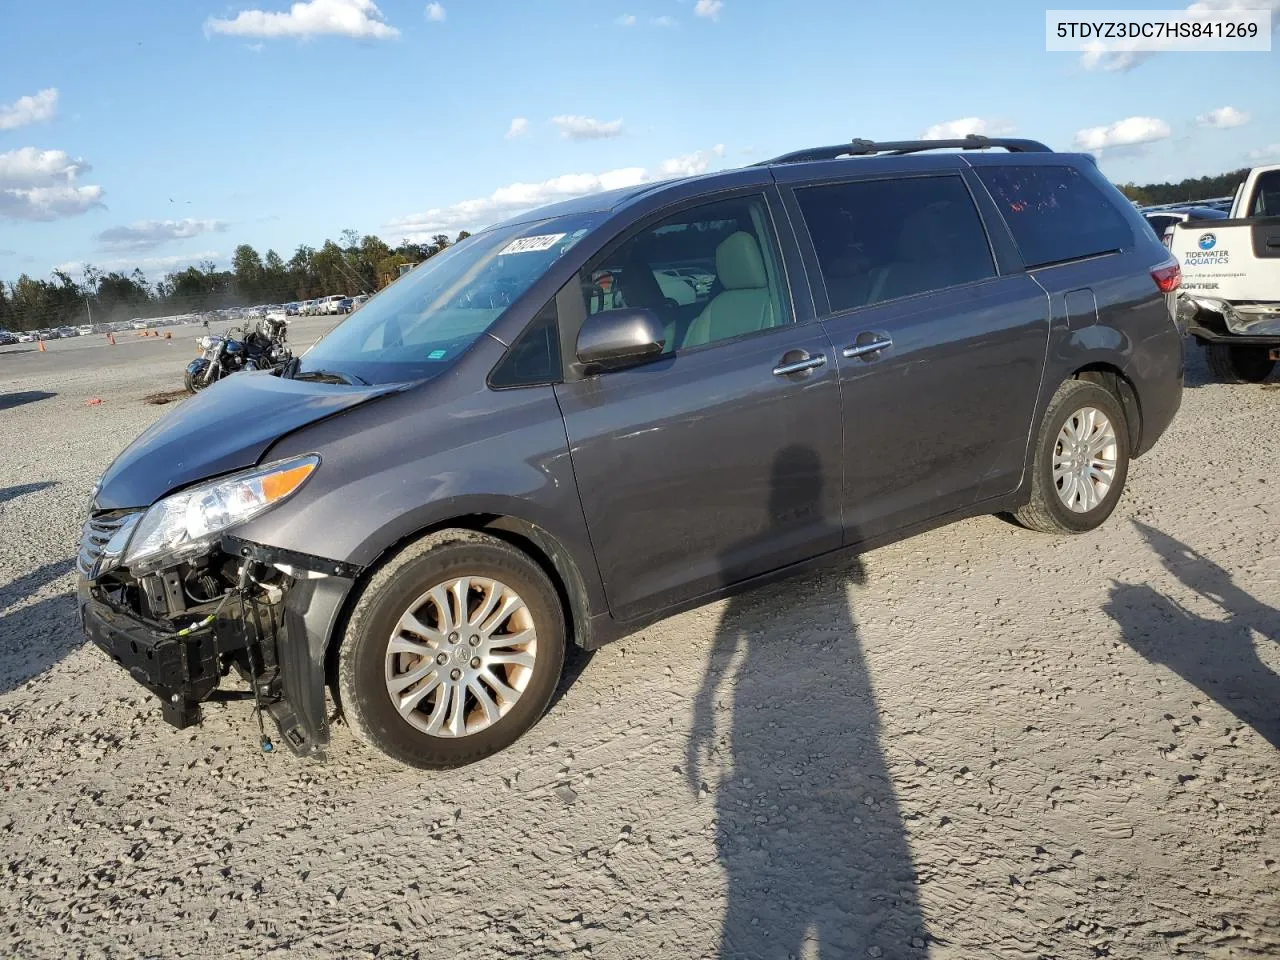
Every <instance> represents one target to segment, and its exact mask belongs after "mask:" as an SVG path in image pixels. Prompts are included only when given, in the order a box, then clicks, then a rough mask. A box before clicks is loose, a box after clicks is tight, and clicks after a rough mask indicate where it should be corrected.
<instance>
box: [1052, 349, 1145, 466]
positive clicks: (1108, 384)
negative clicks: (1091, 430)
mask: <svg viewBox="0 0 1280 960" xmlns="http://www.w3.org/2000/svg"><path fill="white" fill-rule="evenodd" d="M1067 379H1069V380H1088V381H1090V382H1091V383H1096V384H1097V385H1098V386H1100V387H1102V388H1103V389H1104V390H1106V391H1107V392H1108V393H1110V394H1112V395H1113V396H1115V398H1116V399H1117V400H1118V401H1119V402H1120V409H1122V410H1123V411H1124V419H1125V426H1126V427H1127V429H1128V432H1129V451H1130V454H1129V455H1130V458H1131V459H1137V457H1138V456H1139V453H1138V451H1140V450H1141V449H1142V401H1141V399H1140V398H1139V396H1138V390H1137V387H1135V386H1134V385H1133V381H1132V380H1130V379H1129V378H1128V377H1127V376H1125V373H1124V371H1123V370H1121V369H1120V368H1119V367H1118V366H1116V365H1115V364H1111V363H1107V362H1105V361H1095V362H1093V363H1089V364H1086V365H1084V366H1082V367H1080V368H1079V369H1077V370H1075V371H1073V372H1072V374H1071V376H1070V377H1068V378H1067Z"/></svg>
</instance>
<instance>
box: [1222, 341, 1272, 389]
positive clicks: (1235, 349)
mask: <svg viewBox="0 0 1280 960" xmlns="http://www.w3.org/2000/svg"><path fill="white" fill-rule="evenodd" d="M1269 353H1270V352H1269V351H1268V350H1267V348H1266V347H1259V346H1255V345H1253V344H1240V343H1206V344H1205V345H1204V358H1205V360H1206V361H1207V362H1208V364H1209V369H1210V370H1211V371H1212V372H1213V375H1214V376H1215V377H1217V378H1218V379H1219V380H1222V381H1223V382H1225V383H1262V381H1263V380H1266V379H1267V377H1269V376H1271V371H1272V370H1274V369H1275V366H1276V362H1275V361H1274V360H1272V359H1271V357H1270V355H1269Z"/></svg>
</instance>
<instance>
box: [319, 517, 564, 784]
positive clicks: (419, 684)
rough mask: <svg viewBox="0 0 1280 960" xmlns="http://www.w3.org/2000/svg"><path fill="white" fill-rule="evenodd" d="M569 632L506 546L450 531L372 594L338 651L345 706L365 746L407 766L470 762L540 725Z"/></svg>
mask: <svg viewBox="0 0 1280 960" xmlns="http://www.w3.org/2000/svg"><path fill="white" fill-rule="evenodd" d="M565 634H566V631H565V620H564V611H563V608H562V606H561V603H560V597H559V594H558V593H557V592H556V589H555V587H554V585H553V584H552V583H551V581H550V579H549V578H548V577H547V575H546V573H544V572H543V570H542V568H541V567H539V566H538V565H537V564H536V563H534V562H533V561H532V560H531V559H530V558H529V557H528V556H526V555H525V554H524V553H522V552H521V551H519V550H517V549H516V548H515V547H513V546H511V545H510V544H508V543H506V542H504V541H502V540H499V539H498V538H496V537H492V536H489V535H488V534H484V533H479V532H477V531H472V530H443V531H440V532H438V533H434V534H431V535H429V536H427V537H424V538H423V539H421V540H419V541H417V542H416V543H414V544H411V545H410V546H408V547H406V548H405V549H404V550H402V551H401V552H400V553H399V554H397V555H396V556H395V557H393V558H392V559H391V560H390V561H389V562H388V563H387V564H386V565H385V566H384V567H383V568H382V569H381V570H379V571H378V572H377V574H375V575H374V577H373V578H372V579H371V580H370V581H369V583H368V585H367V586H366V587H365V588H364V590H363V592H362V593H361V595H360V598H359V600H358V601H357V602H356V606H355V609H354V610H353V611H352V614H351V618H350V620H349V622H348V624H347V629H346V632H345V634H344V636H343V639H342V645H341V647H340V648H339V650H338V671H337V687H338V690H337V693H338V701H339V704H340V705H341V708H342V713H343V716H344V717H345V718H346V720H347V723H348V724H349V725H350V726H351V729H352V730H353V731H354V733H355V734H356V736H357V737H359V738H360V739H361V740H363V741H364V742H366V743H368V744H369V745H370V746H373V747H376V748H377V749H379V750H381V751H382V752H383V753H385V754H387V755H388V756H390V757H392V758H393V759H395V760H398V761H400V762H401V763H405V764H408V765H410V766H413V767H419V768H423V769H443V768H447V767H456V766H461V765H463V764H467V763H472V762H474V761H476V760H480V759H482V758H484V757H487V756H489V755H490V754H493V753H497V752H498V751H499V750H502V749H504V748H506V747H508V746H510V745H511V744H512V743H514V742H515V741H516V740H517V739H519V737H520V736H522V735H523V734H524V733H525V732H526V731H527V730H528V729H529V728H530V727H532V726H533V725H534V724H535V723H536V722H537V721H538V718H539V717H541V716H542V714H543V712H544V711H545V710H546V709H547V705H548V704H549V703H550V702H551V696H552V694H553V693H554V692H555V688H556V684H557V682H558V681H559V679H560V674H561V671H562V669H563V666H564V659H565Z"/></svg>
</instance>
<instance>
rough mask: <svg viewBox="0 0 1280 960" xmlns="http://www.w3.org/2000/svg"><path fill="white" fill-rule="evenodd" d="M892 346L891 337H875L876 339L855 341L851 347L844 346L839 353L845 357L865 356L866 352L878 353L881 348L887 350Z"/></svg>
mask: <svg viewBox="0 0 1280 960" xmlns="http://www.w3.org/2000/svg"><path fill="white" fill-rule="evenodd" d="M892 346H893V340H892V338H890V337H876V339H874V340H868V341H867V342H866V343H855V344H854V345H853V346H851V347H845V348H844V350H842V351H841V353H842V354H843V355H844V356H846V357H865V356H867V355H868V354H872V353H879V352H880V351H881V350H888V349H889V348H890V347H892Z"/></svg>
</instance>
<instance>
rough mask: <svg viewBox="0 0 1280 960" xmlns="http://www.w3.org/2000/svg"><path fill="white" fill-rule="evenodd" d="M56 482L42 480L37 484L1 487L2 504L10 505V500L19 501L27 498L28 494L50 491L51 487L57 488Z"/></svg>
mask: <svg viewBox="0 0 1280 960" xmlns="http://www.w3.org/2000/svg"><path fill="white" fill-rule="evenodd" d="M57 485H58V482H57V481H56V480H40V481H38V482H36V483H19V484H17V485H15V486H12V487H0V503H8V502H9V501H10V500H17V499H18V497H21V496H25V495H26V494H28V493H38V492H39V491H41V490H48V489H49V488H50V487H56V486H57Z"/></svg>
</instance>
